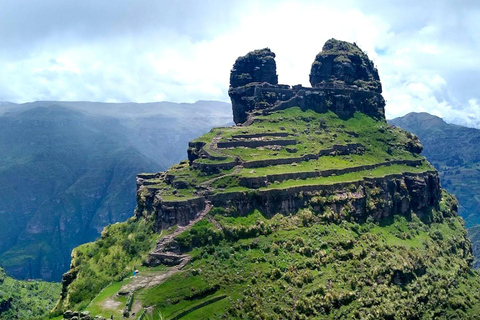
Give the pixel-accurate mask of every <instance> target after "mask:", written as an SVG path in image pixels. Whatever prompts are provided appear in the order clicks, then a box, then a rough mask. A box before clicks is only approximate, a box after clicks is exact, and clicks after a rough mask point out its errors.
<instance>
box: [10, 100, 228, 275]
mask: <svg viewBox="0 0 480 320" xmlns="http://www.w3.org/2000/svg"><path fill="white" fill-rule="evenodd" d="M0 114H2V115H1V116H0V150H2V152H1V153H0V184H1V186H2V187H1V189H2V192H1V193H0V219H1V221H2V223H1V224H0V265H1V266H2V267H5V269H6V270H7V272H8V273H9V274H10V275H12V276H14V277H17V278H42V279H45V280H57V281H58V280H60V277H61V275H62V273H63V272H65V271H66V270H67V269H68V266H69V263H70V252H71V249H72V248H74V247H75V246H77V245H79V244H81V243H84V242H87V241H91V240H93V239H95V238H96V237H98V235H99V234H100V232H101V230H102V228H103V227H104V226H105V225H107V224H110V223H114V222H117V221H123V220H126V219H127V218H128V217H130V216H132V214H133V210H134V208H135V196H134V194H135V188H136V187H135V175H136V174H137V173H139V172H144V171H159V170H164V169H165V168H167V167H168V166H170V165H171V164H173V163H175V162H178V161H180V160H182V159H183V158H185V149H186V146H187V143H188V141H189V140H191V139H193V138H195V137H196V136H198V135H200V134H203V133H205V132H207V131H208V130H210V128H211V127H214V126H220V125H226V124H229V123H231V107H230V104H228V103H223V102H212V101H198V102H196V103H194V104H176V103H169V102H159V103H146V104H136V103H122V104H109V103H93V102H55V101H52V102H33V103H27V104H20V105H17V104H13V103H1V104H0Z"/></svg>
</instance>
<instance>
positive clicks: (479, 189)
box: [389, 112, 480, 227]
mask: <svg viewBox="0 0 480 320" xmlns="http://www.w3.org/2000/svg"><path fill="white" fill-rule="evenodd" d="M389 122H390V123H391V124H394V125H396V126H398V127H401V128H403V129H405V130H407V131H411V132H413V133H414V134H416V135H417V136H418V137H419V138H420V141H421V142H422V144H423V146H424V150H423V153H422V154H423V155H424V156H425V157H426V158H427V159H428V160H429V161H430V162H431V163H432V164H433V165H434V166H435V167H436V168H437V170H438V171H439V173H440V178H441V181H442V186H443V187H444V188H445V189H447V190H448V191H449V192H451V193H453V194H454V195H455V196H456V197H457V198H458V200H459V202H460V210H459V213H460V215H461V216H462V217H463V218H464V219H465V222H466V225H467V227H471V226H474V225H476V224H479V223H480V130H478V129H473V128H467V127H463V126H459V125H454V124H448V123H446V122H445V121H443V120H442V119H441V118H439V117H436V116H433V115H431V114H428V113H414V112H412V113H409V114H407V115H405V116H403V117H401V118H396V119H393V120H390V121H389Z"/></svg>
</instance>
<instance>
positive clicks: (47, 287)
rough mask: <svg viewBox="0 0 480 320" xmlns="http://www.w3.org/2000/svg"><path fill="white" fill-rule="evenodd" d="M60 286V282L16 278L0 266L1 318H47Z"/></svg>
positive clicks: (19, 319)
mask: <svg viewBox="0 0 480 320" xmlns="http://www.w3.org/2000/svg"><path fill="white" fill-rule="evenodd" d="M60 287H61V286H60V284H59V283H49V282H42V281H20V280H15V279H13V278H11V277H8V276H7V275H6V273H5V271H4V270H3V269H1V268H0V319H5V320H7V319H18V320H24V319H31V320H34V319H45V318H46V317H48V313H49V311H50V310H51V309H52V308H53V306H54V304H55V301H56V300H57V299H58V294H59V293H60Z"/></svg>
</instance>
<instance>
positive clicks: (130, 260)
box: [53, 218, 159, 314]
mask: <svg viewBox="0 0 480 320" xmlns="http://www.w3.org/2000/svg"><path fill="white" fill-rule="evenodd" d="M152 230H153V226H152V224H151V223H150V222H148V221H146V220H144V219H142V220H139V221H137V220H136V219H135V218H131V219H129V220H128V221H127V222H123V223H116V224H113V225H110V226H108V227H106V228H105V229H104V231H103V232H102V237H101V239H99V240H97V241H95V242H90V243H86V244H84V245H81V246H79V247H77V248H76V249H74V251H73V253H72V266H73V270H75V271H76V272H77V278H76V280H75V281H74V282H73V283H72V284H71V285H70V287H69V294H68V296H67V298H66V299H65V300H64V301H62V303H59V304H58V305H57V306H56V308H55V311H54V313H53V314H58V313H59V312H60V310H66V309H76V310H78V309H84V308H85V307H86V306H87V305H88V304H89V303H90V301H91V300H92V299H93V298H94V297H95V296H96V295H97V294H98V293H100V291H101V290H102V289H103V288H105V287H106V286H108V285H110V284H111V283H113V282H118V281H121V280H123V279H124V278H125V277H126V276H127V275H129V274H131V272H132V270H135V269H136V268H138V267H139V266H140V265H141V264H142V261H143V259H144V258H145V257H146V254H147V253H148V252H150V251H151V250H152V249H153V247H154V246H155V243H156V240H157V239H158V237H159V235H158V234H155V233H154V232H153V231H152Z"/></svg>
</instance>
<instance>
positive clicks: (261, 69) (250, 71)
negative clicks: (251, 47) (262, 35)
mask: <svg viewBox="0 0 480 320" xmlns="http://www.w3.org/2000/svg"><path fill="white" fill-rule="evenodd" d="M252 82H268V83H270V84H278V77H277V65H276V63H275V53H273V52H272V51H270V49H268V48H265V49H260V50H255V51H252V52H250V53H248V54H247V55H246V56H243V57H239V58H238V59H237V60H236V61H235V64H234V65H233V69H232V72H231V73H230V86H231V87H233V88H235V87H241V86H244V85H246V84H249V83H252Z"/></svg>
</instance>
